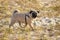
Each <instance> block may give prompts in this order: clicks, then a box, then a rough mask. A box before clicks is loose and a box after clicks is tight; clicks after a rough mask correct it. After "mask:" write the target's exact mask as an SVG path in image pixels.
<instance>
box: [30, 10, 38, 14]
mask: <svg viewBox="0 0 60 40" xmlns="http://www.w3.org/2000/svg"><path fill="white" fill-rule="evenodd" d="M31 13H39V11H33V10H31V11H30V14H31Z"/></svg>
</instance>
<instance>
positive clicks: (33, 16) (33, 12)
mask: <svg viewBox="0 0 60 40" xmlns="http://www.w3.org/2000/svg"><path fill="white" fill-rule="evenodd" d="M38 13H39V11H33V10H31V11H30V14H31V15H32V18H36V17H37V14H38Z"/></svg>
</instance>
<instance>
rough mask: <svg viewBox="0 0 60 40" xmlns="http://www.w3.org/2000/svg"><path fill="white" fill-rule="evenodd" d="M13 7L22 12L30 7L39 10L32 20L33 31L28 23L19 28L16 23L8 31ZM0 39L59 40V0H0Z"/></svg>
mask: <svg viewBox="0 0 60 40" xmlns="http://www.w3.org/2000/svg"><path fill="white" fill-rule="evenodd" d="M15 9H16V10H18V11H19V12H23V13H24V12H28V11H29V10H30V9H34V10H39V11H40V13H39V14H38V17H37V18H36V19H34V20H33V21H32V26H33V28H34V29H35V31H31V28H30V27H29V26H28V25H27V27H26V28H25V30H21V28H20V26H19V24H18V23H15V24H14V25H13V26H12V27H11V28H10V31H9V23H10V19H11V16H12V13H13V11H14V10H15ZM22 29H24V28H22ZM0 40H60V0H0Z"/></svg>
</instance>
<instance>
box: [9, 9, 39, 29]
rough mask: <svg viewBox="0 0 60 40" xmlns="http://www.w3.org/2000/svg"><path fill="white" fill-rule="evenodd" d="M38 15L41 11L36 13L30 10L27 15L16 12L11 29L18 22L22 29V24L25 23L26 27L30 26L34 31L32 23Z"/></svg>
mask: <svg viewBox="0 0 60 40" xmlns="http://www.w3.org/2000/svg"><path fill="white" fill-rule="evenodd" d="M38 13H39V11H34V10H30V11H29V12H26V13H19V12H18V11H17V10H15V11H14V12H13V14H12V17H11V22H10V24H9V28H10V27H11V26H12V25H13V24H14V23H16V22H18V23H19V25H20V27H22V26H21V23H25V27H26V26H27V24H28V25H29V26H30V27H31V29H32V30H34V29H33V27H32V26H31V22H32V20H33V19H35V18H36V17H37V14H38Z"/></svg>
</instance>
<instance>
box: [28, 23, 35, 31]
mask: <svg viewBox="0 0 60 40" xmlns="http://www.w3.org/2000/svg"><path fill="white" fill-rule="evenodd" d="M29 26H30V27H31V30H32V31H34V29H33V27H32V26H31V23H30V24H29Z"/></svg>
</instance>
